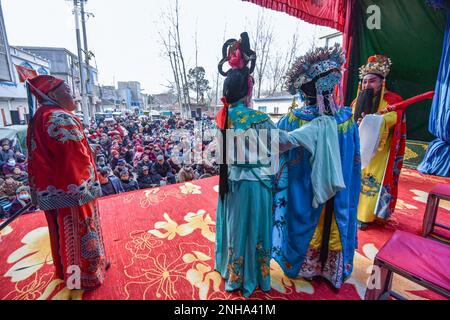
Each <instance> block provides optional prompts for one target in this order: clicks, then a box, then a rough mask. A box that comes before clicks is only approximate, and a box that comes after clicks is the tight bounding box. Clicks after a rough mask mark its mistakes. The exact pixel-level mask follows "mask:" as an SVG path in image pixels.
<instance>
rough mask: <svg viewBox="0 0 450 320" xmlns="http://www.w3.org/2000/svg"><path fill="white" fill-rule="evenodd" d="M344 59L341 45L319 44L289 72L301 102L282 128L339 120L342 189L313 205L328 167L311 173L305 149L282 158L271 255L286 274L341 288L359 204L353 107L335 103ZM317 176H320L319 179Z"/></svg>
mask: <svg viewBox="0 0 450 320" xmlns="http://www.w3.org/2000/svg"><path fill="white" fill-rule="evenodd" d="M344 63H345V57H344V53H343V52H342V50H341V48H340V47H339V46H335V47H334V48H330V49H325V48H318V49H316V50H312V51H310V52H308V53H307V54H306V55H305V56H304V57H301V58H299V59H298V60H297V61H296V63H295V64H294V66H293V67H292V69H291V70H290V72H289V73H288V76H287V87H288V88H289V90H290V92H291V93H292V94H297V93H300V97H301V99H302V100H304V101H305V106H304V107H301V108H295V102H294V106H293V108H291V110H290V112H289V113H288V114H287V115H285V116H284V117H283V118H282V119H281V120H280V121H279V123H278V128H280V129H282V130H286V131H294V130H298V128H302V127H303V126H305V125H308V124H309V123H310V122H311V121H313V120H314V119H316V118H318V117H320V116H322V115H324V114H328V115H330V116H333V117H334V118H335V119H336V122H337V132H336V133H337V135H338V137H339V152H338V153H337V154H336V155H335V156H336V157H340V163H341V166H342V172H343V176H344V182H345V186H346V187H345V188H344V189H343V190H341V191H339V192H337V193H336V194H335V196H334V197H333V198H332V199H330V200H328V201H327V202H326V203H324V204H321V205H318V206H317V205H314V204H313V198H314V193H313V185H314V183H315V180H317V179H318V180H319V181H320V180H324V179H325V180H326V179H328V172H327V170H326V168H323V170H320V171H316V172H315V171H314V168H313V167H312V166H311V157H312V156H314V155H312V154H311V153H310V152H309V151H308V150H306V148H303V147H300V148H297V149H293V150H291V151H289V152H288V153H285V154H283V155H282V156H281V158H280V159H281V160H280V172H279V175H278V177H277V179H276V184H277V193H276V195H275V199H274V202H275V209H274V210H275V215H274V219H275V221H274V229H273V258H274V259H275V260H276V261H277V262H278V264H279V265H280V266H281V268H282V269H283V271H284V273H285V274H286V275H287V276H288V277H290V278H294V279H295V278H301V277H303V278H306V279H312V278H314V277H317V276H321V277H324V278H325V279H327V280H328V281H329V282H330V283H331V284H332V285H333V286H334V287H335V288H336V289H339V288H341V286H342V284H343V283H344V281H345V280H346V279H347V278H348V277H350V275H351V273H352V270H353V258H354V252H355V250H356V249H357V208H358V201H359V193H360V188H361V159H360V146H359V132H358V127H357V125H356V123H355V121H354V119H353V116H352V110H351V109H350V108H347V107H339V106H338V104H337V103H336V102H335V101H336V97H335V94H334V92H335V87H336V86H338V85H339V84H340V83H341V80H342V77H341V72H340V70H341V67H342V65H343V64H344ZM317 175H320V178H318V177H317Z"/></svg>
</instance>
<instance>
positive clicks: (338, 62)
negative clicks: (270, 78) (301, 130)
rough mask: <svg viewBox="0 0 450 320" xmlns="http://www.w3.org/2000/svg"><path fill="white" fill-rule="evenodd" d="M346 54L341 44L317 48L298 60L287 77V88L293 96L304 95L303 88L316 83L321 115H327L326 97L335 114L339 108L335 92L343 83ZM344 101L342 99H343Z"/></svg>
mask: <svg viewBox="0 0 450 320" xmlns="http://www.w3.org/2000/svg"><path fill="white" fill-rule="evenodd" d="M345 62H346V58H345V52H344V51H343V50H342V48H341V46H340V45H339V44H336V45H334V46H333V47H329V48H328V47H324V48H316V49H313V50H310V51H309V52H308V53H307V54H305V55H304V56H302V57H300V58H298V59H297V60H296V62H295V63H294V65H293V66H292V68H291V70H290V71H289V72H288V73H287V76H286V84H285V86H286V88H287V90H288V91H289V92H290V93H291V94H292V95H295V94H297V93H300V95H301V96H302V95H303V92H302V86H303V85H304V84H307V83H309V82H314V83H315V88H316V92H317V97H316V98H317V106H318V108H319V112H320V113H322V114H323V113H325V110H326V107H325V102H324V101H325V97H324V95H326V96H327V98H328V102H329V108H330V109H331V112H332V113H335V112H336V111H337V109H338V108H339V107H338V106H337V105H336V103H335V100H334V91H335V88H336V86H337V85H339V84H340V83H341V82H342V74H341V69H342V66H343V65H344V64H345ZM341 101H342V99H341Z"/></svg>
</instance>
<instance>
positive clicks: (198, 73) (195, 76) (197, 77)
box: [188, 67, 211, 104]
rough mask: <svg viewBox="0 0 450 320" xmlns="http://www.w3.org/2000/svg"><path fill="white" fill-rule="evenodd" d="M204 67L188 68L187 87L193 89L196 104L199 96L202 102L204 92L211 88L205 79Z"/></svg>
mask: <svg viewBox="0 0 450 320" xmlns="http://www.w3.org/2000/svg"><path fill="white" fill-rule="evenodd" d="M205 75H206V72H205V69H204V68H203V67H195V68H192V69H190V70H189V73H188V86H189V89H191V90H192V91H194V92H195V93H196V95H197V104H198V103H199V98H201V99H202V101H203V102H204V95H205V92H206V91H208V90H209V89H211V88H210V87H209V81H208V80H207V79H205Z"/></svg>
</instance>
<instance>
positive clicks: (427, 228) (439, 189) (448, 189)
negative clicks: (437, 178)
mask: <svg viewBox="0 0 450 320" xmlns="http://www.w3.org/2000/svg"><path fill="white" fill-rule="evenodd" d="M440 200H447V201H450V184H439V185H437V186H436V187H434V188H433V190H432V191H431V192H430V194H429V195H428V202H427V208H426V210H425V216H424V220H423V225H422V236H424V237H425V238H434V239H436V240H439V241H442V242H446V243H450V238H449V237H446V236H445V235H443V234H440V233H436V232H435V227H439V228H442V229H445V230H448V231H450V226H446V225H443V224H439V223H436V218H437V214H438V211H439V201H440Z"/></svg>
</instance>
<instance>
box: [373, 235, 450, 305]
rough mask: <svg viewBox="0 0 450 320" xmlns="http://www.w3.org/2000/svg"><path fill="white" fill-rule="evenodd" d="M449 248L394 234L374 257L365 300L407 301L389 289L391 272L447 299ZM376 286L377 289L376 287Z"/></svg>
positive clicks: (449, 275) (429, 241) (449, 272)
mask: <svg viewBox="0 0 450 320" xmlns="http://www.w3.org/2000/svg"><path fill="white" fill-rule="evenodd" d="M449 266H450V246H449V245H447V244H443V243H440V242H438V241H434V240H431V239H427V238H423V237H421V236H418V235H415V234H411V233H407V232H404V231H396V232H395V233H394V235H393V236H392V238H391V239H390V240H389V241H388V242H387V243H386V244H385V245H384V246H383V248H382V249H381V250H380V251H379V252H378V254H377V255H376V257H375V262H374V269H373V271H372V277H371V279H374V280H378V281H373V282H370V283H369V286H368V288H367V290H366V295H365V299H366V300H387V299H389V298H390V297H394V298H395V299H399V300H406V298H405V297H402V296H401V295H399V294H398V293H396V292H395V291H394V290H393V288H392V279H393V275H394V273H396V274H398V275H400V276H402V277H405V278H407V279H409V280H411V281H412V282H415V283H417V284H419V285H421V286H423V287H425V288H427V289H429V290H431V291H434V292H436V293H438V294H440V295H442V296H444V297H446V298H450V268H449ZM377 284H378V285H379V286H378V287H377V286H376V285H377Z"/></svg>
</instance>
